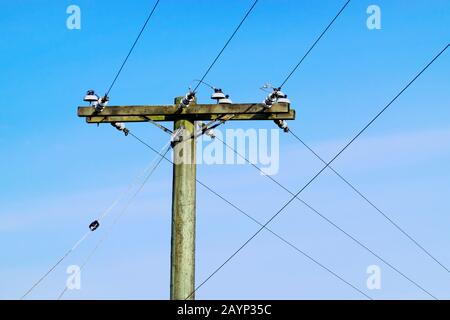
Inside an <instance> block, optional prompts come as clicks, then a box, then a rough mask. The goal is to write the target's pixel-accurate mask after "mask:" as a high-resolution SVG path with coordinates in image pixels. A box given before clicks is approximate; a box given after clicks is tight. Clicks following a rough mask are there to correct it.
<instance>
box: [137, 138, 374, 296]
mask: <svg viewBox="0 0 450 320" xmlns="http://www.w3.org/2000/svg"><path fill="white" fill-rule="evenodd" d="M129 135H130V136H132V137H133V138H135V139H136V140H137V141H138V142H140V143H141V144H143V145H144V146H145V147H147V148H149V149H150V150H152V151H153V152H155V153H157V154H158V155H159V156H160V157H161V158H164V159H165V160H166V161H168V162H169V163H171V164H173V162H172V161H171V160H170V159H168V158H167V157H165V155H163V154H161V153H159V152H158V150H156V149H155V148H153V147H152V146H151V145H149V144H148V143H147V142H145V141H144V140H142V139H141V138H139V137H138V136H136V135H135V134H133V133H132V132H129ZM195 180H196V181H197V183H198V184H199V185H201V186H202V187H204V188H205V189H206V190H208V191H209V192H211V193H212V194H214V195H215V196H216V197H218V198H219V199H221V200H223V201H224V202H226V203H227V204H228V205H230V206H231V207H233V208H234V209H236V210H237V211H238V212H240V213H242V214H243V215H245V216H246V217H247V218H249V219H250V220H252V221H253V222H255V223H257V224H258V225H260V226H263V224H262V223H261V222H260V221H258V220H257V219H255V218H253V217H252V216H251V215H250V214H248V213H247V212H245V211H244V210H242V209H241V208H240V207H238V206H237V205H235V204H234V203H232V202H231V201H230V200H228V199H226V198H225V197H223V196H222V195H220V194H219V193H218V192H216V191H214V189H212V188H211V187H209V186H208V185H206V184H205V183H203V182H202V181H200V180H198V179H197V178H196V179H195ZM264 229H266V230H267V231H268V232H270V233H271V234H272V235H274V236H275V237H277V238H278V239H280V240H281V241H283V242H284V243H285V244H287V245H288V246H290V247H291V248H293V249H294V250H295V251H297V253H299V254H301V255H303V256H304V257H306V258H307V259H309V260H311V261H312V262H313V263H315V264H316V265H318V266H319V267H321V268H322V269H324V270H325V271H327V272H328V273H330V274H331V275H333V276H334V277H336V278H337V279H339V280H340V281H342V282H344V283H345V284H347V285H348V286H350V287H351V288H353V289H354V290H356V291H357V292H359V293H360V294H362V295H363V296H365V297H366V298H367V299H370V300H372V297H370V296H369V295H367V294H366V293H364V292H363V291H362V290H360V289H358V288H357V287H356V286H355V285H353V284H351V283H350V282H348V281H347V280H345V279H344V278H343V277H342V276H340V275H338V274H337V273H335V272H334V271H332V270H331V269H330V268H329V267H327V266H325V265H323V264H322V263H320V262H319V261H318V260H316V259H315V258H313V257H312V256H311V255H309V254H307V253H306V252H304V251H302V250H301V249H299V248H298V247H297V246H295V245H294V244H293V243H292V242H290V241H288V240H286V239H285V238H283V237H282V236H280V235H279V234H277V233H275V232H274V231H273V230H271V229H269V228H267V227H265V226H264ZM188 298H189V297H188Z"/></svg>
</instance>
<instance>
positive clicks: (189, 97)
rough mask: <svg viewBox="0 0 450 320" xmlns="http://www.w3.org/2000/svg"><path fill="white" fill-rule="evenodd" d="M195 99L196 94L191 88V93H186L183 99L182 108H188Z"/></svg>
mask: <svg viewBox="0 0 450 320" xmlns="http://www.w3.org/2000/svg"><path fill="white" fill-rule="evenodd" d="M194 99H195V92H194V91H191V89H190V88H189V92H188V93H186V95H185V96H184V98H183V99H181V103H180V107H181V108H187V107H189V105H190V104H191V103H192V102H193V101H194Z"/></svg>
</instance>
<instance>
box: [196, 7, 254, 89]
mask: <svg viewBox="0 0 450 320" xmlns="http://www.w3.org/2000/svg"><path fill="white" fill-rule="evenodd" d="M258 1H259V0H255V2H253V4H252V6H251V7H250V9H248V11H247V13H246V14H245V16H244V17H243V18H242V20H241V22H240V23H239V24H238V26H237V27H236V29H235V30H234V32H233V33H232V34H231V36H230V37H229V38H228V40H227V42H226V43H225V45H224V46H223V47H222V49H221V50H220V51H219V53H218V54H217V56H216V57H215V58H214V60H213V62H212V63H211V64H210V65H209V67H208V69H206V71H205V73H204V74H203V76H202V77H201V80H200V81H199V82H198V83H197V85H196V86H195V88H194V90H193V91H194V92H196V91H197V89H198V87H199V86H200V84H201V83H202V82H203V80H205V78H206V76H207V75H208V73H209V72H210V71H211V69H212V68H213V67H214V65H215V64H216V62H217V61H218V60H219V58H220V56H221V55H222V53H223V52H224V51H225V49H226V48H227V47H228V45H229V44H230V42H231V40H233V38H234V36H235V35H236V33H237V32H238V31H239V29H240V28H241V26H242V25H243V24H244V22H245V20H247V18H248V16H249V15H250V13H251V12H252V11H253V9H254V8H255V6H256V4H257V3H258Z"/></svg>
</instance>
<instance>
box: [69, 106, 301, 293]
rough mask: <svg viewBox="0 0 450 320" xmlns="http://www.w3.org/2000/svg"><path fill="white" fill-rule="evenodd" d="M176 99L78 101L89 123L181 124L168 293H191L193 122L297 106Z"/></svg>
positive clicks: (268, 116)
mask: <svg viewBox="0 0 450 320" xmlns="http://www.w3.org/2000/svg"><path fill="white" fill-rule="evenodd" d="M180 101H181V98H176V99H175V104H174V105H165V106H112V107H106V108H105V109H104V110H103V111H101V112H100V113H99V112H96V111H95V109H94V108H93V107H79V108H78V116H80V117H85V118H86V121H87V122H88V123H97V124H99V123H115V122H116V123H119V122H148V121H149V120H152V121H158V122H163V121H173V122H174V132H175V131H176V130H178V129H182V131H181V132H182V133H181V141H178V142H176V143H174V158H173V159H174V165H173V185H172V187H173V189H172V237H171V246H172V249H171V273H170V278H171V279H170V298H171V299H172V300H184V299H186V298H188V297H189V299H194V294H193V292H194V290H195V219H196V215H195V204H196V201H195V200H196V154H195V153H196V139H195V135H196V134H197V132H196V127H195V121H200V120H201V121H212V120H221V119H229V120H228V121H234V120H294V119H295V110H293V109H291V108H290V104H288V103H275V104H273V105H272V107H271V108H266V106H265V105H264V104H261V103H247V104H196V103H195V102H193V103H191V105H189V106H188V107H186V108H182V109H180V108H179V105H180Z"/></svg>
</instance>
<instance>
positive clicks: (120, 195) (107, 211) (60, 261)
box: [20, 159, 155, 300]
mask: <svg viewBox="0 0 450 320" xmlns="http://www.w3.org/2000/svg"><path fill="white" fill-rule="evenodd" d="M154 161H155V159H154V160H152V161H151V162H152V163H153V162H154ZM151 165H152V164H150V165H149V167H150V166H151ZM148 170H150V168H146V169H145V170H144V171H143V172H142V173H139V174H138V175H137V176H136V177H135V178H134V179H133V181H132V183H130V185H129V186H128V188H127V189H126V191H125V192H121V193H120V194H119V195H118V196H117V197H116V199H115V200H114V201H113V202H112V204H111V205H110V206H109V207H108V208H107V209H106V210H104V211H103V213H102V214H101V215H100V216H99V217H98V218H97V219H96V221H100V222H101V221H103V219H105V218H106V216H107V215H108V214H109V213H110V212H111V211H112V210H113V209H114V207H116V206H117V204H118V203H119V202H120V201H121V200H122V199H123V197H125V195H126V194H128V193H129V192H130V191H131V190H132V189H133V188H134V185H135V184H136V183H137V181H138V180H139V179H140V178H141V177H142V176H144V175H145V173H146V172H148ZM93 231H94V230H92V231H91V230H89V231H87V232H86V233H85V234H84V235H83V236H82V237H81V238H80V239H79V240H78V241H77V242H76V243H75V244H74V245H73V246H72V247H71V248H70V249H69V250H67V251H66V252H65V253H64V255H63V256H62V257H61V258H60V259H59V260H58V261H57V262H56V263H55V264H54V265H52V266H51V267H50V268H49V269H48V270H47V271H46V272H45V273H44V274H43V275H42V276H41V277H40V278H39V279H38V280H37V281H36V282H35V283H34V284H33V285H32V286H31V287H30V288H29V289H28V290H27V291H26V292H25V293H24V294H23V295H22V297H21V298H20V300H23V299H25V298H26V297H27V296H28V295H29V294H30V293H31V292H32V291H33V290H34V289H35V288H36V287H37V286H38V285H39V284H41V283H42V281H44V280H45V279H46V278H47V277H48V276H49V275H50V274H51V273H52V272H53V271H54V270H55V269H56V268H57V267H58V266H59V265H60V264H61V263H62V262H63V261H64V260H65V259H66V258H67V257H68V256H69V255H70V254H71V253H72V252H73V251H75V250H76V249H77V248H78V247H79V246H80V244H81V243H82V242H84V241H85V240H86V239H87V238H88V237H89V236H90V235H91V234H92V232H93Z"/></svg>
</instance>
